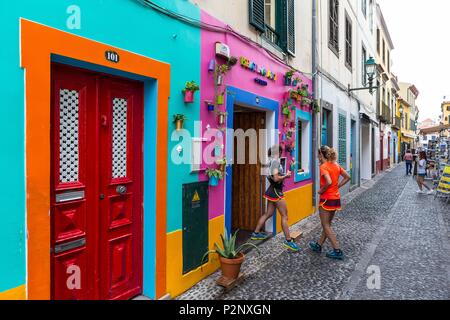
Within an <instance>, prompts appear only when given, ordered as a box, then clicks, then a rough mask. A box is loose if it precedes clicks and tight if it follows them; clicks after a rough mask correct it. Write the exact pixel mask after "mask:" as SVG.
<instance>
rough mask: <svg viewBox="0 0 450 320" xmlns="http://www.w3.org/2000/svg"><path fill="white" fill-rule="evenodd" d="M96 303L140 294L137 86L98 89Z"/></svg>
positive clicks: (109, 82) (113, 82)
mask: <svg viewBox="0 0 450 320" xmlns="http://www.w3.org/2000/svg"><path fill="white" fill-rule="evenodd" d="M100 92H101V101H100V117H101V119H102V127H101V140H102V142H103V143H102V144H101V146H100V152H101V159H100V167H101V171H100V190H101V191H100V192H101V195H102V200H101V201H100V248H101V249H100V251H101V255H100V264H101V266H100V270H101V272H102V273H104V278H102V279H101V281H100V283H101V285H100V286H101V289H100V291H101V297H102V298H104V299H127V298H131V297H133V296H134V295H136V294H139V293H140V292H141V290H142V285H141V283H142V264H143V263H142V220H143V218H142V214H143V212H142V174H143V168H142V150H143V149H142V148H143V147H142V136H143V85H142V83H138V82H129V81H120V80H117V79H102V80H101V84H100Z"/></svg>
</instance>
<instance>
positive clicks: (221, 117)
mask: <svg viewBox="0 0 450 320" xmlns="http://www.w3.org/2000/svg"><path fill="white" fill-rule="evenodd" d="M227 115H228V113H227V112H219V124H220V125H223V124H224V123H225V119H226V117H227Z"/></svg>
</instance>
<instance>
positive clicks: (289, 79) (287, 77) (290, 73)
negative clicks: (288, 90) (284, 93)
mask: <svg viewBox="0 0 450 320" xmlns="http://www.w3.org/2000/svg"><path fill="white" fill-rule="evenodd" d="M294 74H295V70H289V71H287V72H286V73H285V74H284V85H285V86H290V85H292V77H293V76H294Z"/></svg>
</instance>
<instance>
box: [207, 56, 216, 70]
mask: <svg viewBox="0 0 450 320" xmlns="http://www.w3.org/2000/svg"><path fill="white" fill-rule="evenodd" d="M215 70H216V60H214V59H211V61H210V62H209V65H208V72H214V71H215Z"/></svg>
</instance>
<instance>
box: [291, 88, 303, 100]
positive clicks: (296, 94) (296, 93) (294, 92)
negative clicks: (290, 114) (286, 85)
mask: <svg viewBox="0 0 450 320" xmlns="http://www.w3.org/2000/svg"><path fill="white" fill-rule="evenodd" d="M289 97H290V98H291V99H294V100H297V101H300V94H299V91H298V90H291V91H290V92H289Z"/></svg>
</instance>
